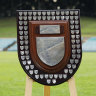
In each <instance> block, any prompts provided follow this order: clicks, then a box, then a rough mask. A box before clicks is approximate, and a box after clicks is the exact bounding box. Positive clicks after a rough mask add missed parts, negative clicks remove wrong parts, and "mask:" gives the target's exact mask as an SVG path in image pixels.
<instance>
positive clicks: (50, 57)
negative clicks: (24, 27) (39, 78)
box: [29, 21, 71, 73]
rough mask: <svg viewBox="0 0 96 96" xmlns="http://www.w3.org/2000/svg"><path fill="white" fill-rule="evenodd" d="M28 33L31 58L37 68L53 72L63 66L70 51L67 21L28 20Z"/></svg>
mask: <svg viewBox="0 0 96 96" xmlns="http://www.w3.org/2000/svg"><path fill="white" fill-rule="evenodd" d="M29 35H30V36H29V37H30V45H31V46H30V53H31V59H32V60H33V62H34V64H35V65H36V66H37V67H38V68H40V69H41V70H43V71H46V72H49V73H54V72H58V71H60V70H61V69H62V68H64V67H65V65H66V64H67V62H68V60H69V58H70V51H71V48H70V47H69V46H70V33H69V23H68V21H63V22H62V21H41V22H40V21H35V22H34V21H30V22H29ZM33 54H34V55H33Z"/></svg>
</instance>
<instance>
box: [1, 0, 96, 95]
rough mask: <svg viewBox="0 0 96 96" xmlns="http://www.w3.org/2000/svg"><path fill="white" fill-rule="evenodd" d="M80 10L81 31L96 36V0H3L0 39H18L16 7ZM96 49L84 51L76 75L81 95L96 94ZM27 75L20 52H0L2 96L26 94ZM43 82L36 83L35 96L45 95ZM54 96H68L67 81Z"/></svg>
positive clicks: (54, 88)
mask: <svg viewBox="0 0 96 96" xmlns="http://www.w3.org/2000/svg"><path fill="white" fill-rule="evenodd" d="M69 8H70V9H75V8H76V9H80V10H81V21H80V22H81V33H82V37H83V40H84V38H85V37H86V38H89V37H96V0H23V1H22V0H19V1H17V0H1V1H0V9H1V10H0V38H14V37H15V38H16V37H17V35H16V34H17V30H16V16H15V15H16V10H17V9H20V10H22V9H26V10H29V9H30V10H34V9H37V10H38V9H69ZM95 63H96V52H83V56H82V62H81V66H80V68H79V70H78V71H77V72H76V74H75V79H76V87H77V93H78V96H96V91H95V90H96V82H95V81H96V78H95V76H96V64H95ZM25 77H26V74H25V72H24V71H23V69H22V68H21V66H20V63H19V60H18V56H17V52H8V51H2V52H0V96H24V91H25V79H26V78H25ZM43 92H44V91H43V85H41V84H38V83H36V82H35V83H34V84H33V96H43ZM51 96H69V89H68V84H67V82H66V83H64V84H61V85H58V86H56V87H51Z"/></svg>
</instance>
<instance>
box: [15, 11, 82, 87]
mask: <svg viewBox="0 0 96 96" xmlns="http://www.w3.org/2000/svg"><path fill="white" fill-rule="evenodd" d="M32 20H33V21H35V20H38V21H39V20H68V21H69V24H70V34H71V35H70V38H71V40H70V41H71V53H72V55H71V57H70V60H69V62H68V64H67V65H66V67H65V68H64V69H63V70H61V71H60V72H58V73H55V74H48V73H46V72H43V71H41V70H40V69H38V68H37V67H36V66H35V65H34V63H33V61H32V60H31V58H30V50H29V47H30V40H29V26H28V25H29V22H28V21H32ZM17 40H18V57H19V60H20V63H21V66H22V67H23V69H24V71H25V72H26V74H27V75H28V76H29V77H31V78H32V79H33V80H35V81H36V82H38V83H41V84H44V85H49V86H53V85H58V84H61V83H63V82H65V81H67V80H68V79H70V78H71V77H72V76H73V75H74V74H75V72H76V71H77V69H78V67H79V65H80V62H81V57H82V46H81V30H80V11H79V10H78V9H76V10H34V11H32V10H18V11H17Z"/></svg>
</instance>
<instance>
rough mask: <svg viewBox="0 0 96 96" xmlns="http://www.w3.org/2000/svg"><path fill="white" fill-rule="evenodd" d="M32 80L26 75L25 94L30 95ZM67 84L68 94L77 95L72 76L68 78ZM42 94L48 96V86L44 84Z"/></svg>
mask: <svg viewBox="0 0 96 96" xmlns="http://www.w3.org/2000/svg"><path fill="white" fill-rule="evenodd" d="M33 82H34V81H33V80H32V79H31V78H30V77H28V76H26V87H25V96H32V84H33ZM68 85H69V91H70V96H77V91H76V86H75V79H74V77H72V78H71V79H69V80H68ZM44 96H50V86H45V85H44ZM62 96H63V95H62Z"/></svg>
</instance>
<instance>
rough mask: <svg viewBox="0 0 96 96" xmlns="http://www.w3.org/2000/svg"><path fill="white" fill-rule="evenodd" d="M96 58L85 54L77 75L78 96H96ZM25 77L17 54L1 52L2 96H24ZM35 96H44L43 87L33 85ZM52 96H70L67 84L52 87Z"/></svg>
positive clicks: (0, 78)
mask: <svg viewBox="0 0 96 96" xmlns="http://www.w3.org/2000/svg"><path fill="white" fill-rule="evenodd" d="M95 58H96V53H83V57H82V62H81V66H80V68H79V70H78V71H77V73H76V74H75V79H76V85H77V92H78V96H96V91H95V90H96V83H95V82H96V78H95V76H96V64H95V63H96V59H95ZM94 65H95V66H94ZM25 76H26V74H25V73H24V71H23V69H22V68H21V65H20V63H19V61H18V57H17V52H0V96H24V91H25ZM33 96H43V85H41V84H38V83H36V82H35V83H34V84H33ZM51 96H69V89H68V84H67V82H66V83H63V84H60V85H58V86H55V87H51Z"/></svg>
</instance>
